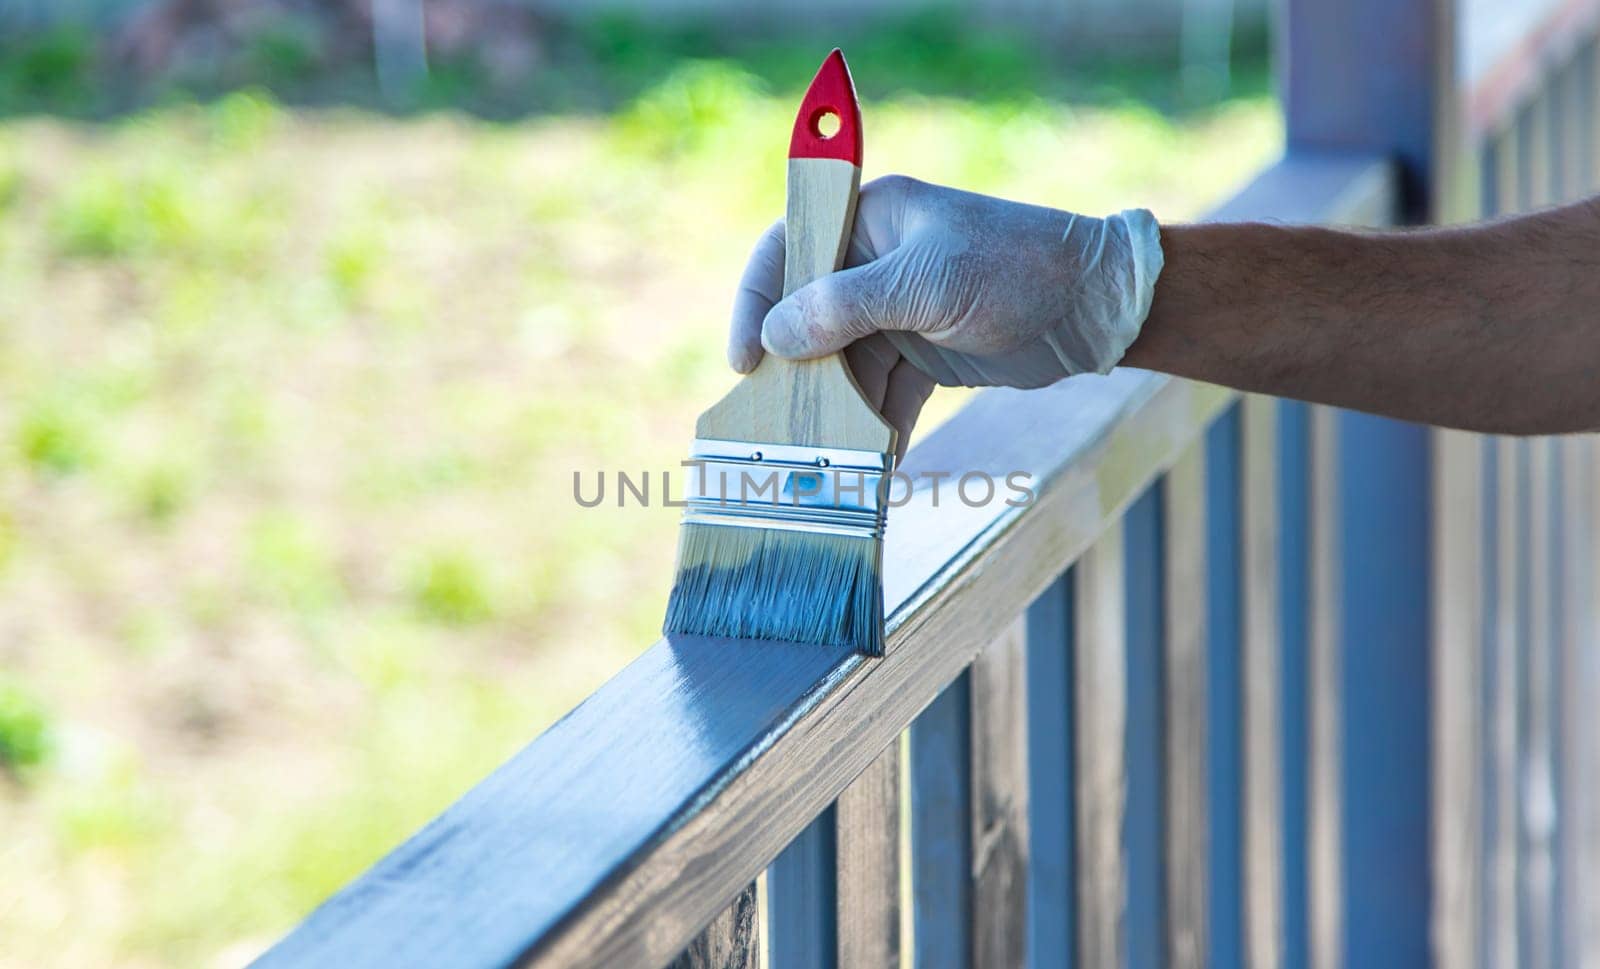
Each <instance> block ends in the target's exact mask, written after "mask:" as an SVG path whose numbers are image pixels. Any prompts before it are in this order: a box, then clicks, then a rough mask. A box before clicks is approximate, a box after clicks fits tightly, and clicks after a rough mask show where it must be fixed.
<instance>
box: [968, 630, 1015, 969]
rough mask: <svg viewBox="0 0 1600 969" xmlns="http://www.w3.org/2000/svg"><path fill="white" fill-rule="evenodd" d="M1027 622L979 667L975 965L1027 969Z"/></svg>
mask: <svg viewBox="0 0 1600 969" xmlns="http://www.w3.org/2000/svg"><path fill="white" fill-rule="evenodd" d="M1026 648H1027V621H1026V618H1023V619H1018V620H1017V621H1016V622H1013V623H1012V624H1011V625H1010V626H1009V627H1008V628H1007V629H1006V631H1005V632H1004V633H1003V634H1001V636H1000V638H998V639H996V640H995V641H994V642H993V643H990V644H989V646H988V648H987V649H985V650H984V651H983V652H981V653H979V654H978V658H977V659H976V660H974V661H973V664H972V965H973V967H974V969H1023V967H1024V965H1025V956H1026V945H1025V944H1026V942H1027V937H1028V935H1027V914H1028V900H1027V886H1028V845H1029V838H1028V698H1027V686H1026V674H1027V651H1026Z"/></svg>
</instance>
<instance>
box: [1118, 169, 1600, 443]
mask: <svg viewBox="0 0 1600 969" xmlns="http://www.w3.org/2000/svg"><path fill="white" fill-rule="evenodd" d="M1161 232H1162V235H1161V245H1162V249H1163V251H1164V253H1165V256H1166V266H1165V268H1164V269H1163V270H1162V273H1161V277H1160V279H1159V281H1158V282H1157V284H1156V289H1155V299H1154V302H1153V304H1152V306H1151V311H1150V315H1149V317H1148V318H1147V320H1146V321H1145V324H1144V327H1143V330H1142V331H1141V333H1140V335H1139V337H1138V339H1137V340H1136V341H1135V342H1134V343H1133V345H1132V346H1131V347H1130V348H1129V349H1128V352H1127V354H1126V356H1125V357H1124V358H1123V362H1124V363H1127V364H1129V365H1132V366H1137V367H1146V368H1149V369H1152V370H1160V371H1163V372H1165V373H1171V374H1175V375H1178V376H1182V377H1192V378H1195V379H1198V380H1205V381H1209V382H1212V383H1219V384H1226V385H1228V386H1230V387H1236V388H1239V389H1241V390H1248V391H1257V392H1261V393H1268V394H1276V395H1280V396H1286V397H1296V398H1300V399H1304V400H1312V401H1317V402H1320V403H1326V404H1335V405H1338V406H1341V407H1351V408H1355V409H1358V410H1364V411H1369V412H1373V413H1379V414H1385V415H1389V416H1393V417H1399V418H1403V419H1406V420H1414V421H1423V422H1427V423H1432V424H1441V425H1446V426H1450V427H1458V428H1465V429H1469V430H1476V431H1489V432H1495V433H1510V434H1544V433H1559V432H1567V431H1580V430H1596V429H1600V198H1597V199H1591V200H1589V201H1587V202H1582V203H1578V204H1575V205H1570V206H1566V207H1563V208H1557V209H1550V210H1547V211H1543V212H1539V213H1535V214H1532V215H1527V216H1522V217H1518V218H1512V219H1506V220H1502V221H1497V222H1489V223H1483V224H1479V225H1473V226H1466V227H1461V228H1446V229H1428V230H1418V231H1409V232H1383V233H1366V232H1351V231H1340V230H1334V229H1323V228H1308V227H1290V226H1279V225H1267V224H1256V223H1244V224H1232V225H1229V224H1218V225H1191V226H1171V227H1164V228H1163V229H1162V230H1161Z"/></svg>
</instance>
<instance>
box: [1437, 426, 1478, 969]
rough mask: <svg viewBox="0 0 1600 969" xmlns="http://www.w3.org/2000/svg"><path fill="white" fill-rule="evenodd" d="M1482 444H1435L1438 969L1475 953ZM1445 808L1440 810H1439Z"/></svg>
mask: <svg viewBox="0 0 1600 969" xmlns="http://www.w3.org/2000/svg"><path fill="white" fill-rule="evenodd" d="M1483 461H1484V457H1483V443H1482V439H1481V438H1480V437H1478V435H1475V434H1465V433H1461V432H1459V431H1442V432H1440V433H1439V434H1438V435H1436V436H1435V438H1434V463H1435V466H1436V467H1437V468H1438V469H1439V474H1437V475H1435V477H1434V495H1433V500H1434V530H1433V537H1434V561H1435V562H1437V563H1438V567H1437V569H1435V572H1434V588H1433V622H1434V631H1435V636H1436V637H1437V640H1438V642H1439V644H1440V646H1439V648H1438V649H1437V650H1435V652H1434V663H1433V696H1434V702H1433V727H1432V729H1433V735H1434V738H1435V740H1434V762H1433V777H1432V783H1433V790H1434V796H1435V798H1436V799H1437V801H1438V803H1439V805H1440V810H1439V812H1438V813H1437V815H1436V823H1435V825H1434V828H1433V832H1432V837H1433V841H1432V845H1431V850H1432V851H1433V856H1434V882H1435V884H1434V905H1433V949H1434V957H1435V966H1436V967H1437V969H1475V967H1476V966H1477V965H1478V963H1479V959H1480V953H1481V951H1482V949H1481V944H1480V936H1479V924H1480V919H1481V917H1482V912H1483V897H1482V883H1481V878H1480V871H1481V865H1480V858H1481V853H1482V851H1481V849H1482V843H1483V831H1482V823H1481V810H1482V804H1481V801H1482V792H1483V770H1482V764H1483V748H1482V744H1481V743H1480V740H1481V732H1480V731H1481V727H1480V715H1481V710H1482V707H1481V704H1480V698H1481V696H1482V693H1483V684H1482V679H1483V677H1482V669H1481V665H1482V657H1483V649H1482V643H1483V629H1482V621H1481V616H1482V611H1483V610H1482V592H1483V579H1482V570H1483V554H1484V549H1483V529H1482V526H1481V524H1480V522H1481V521H1482V520H1483V518H1484V516H1485V513H1486V510H1487V509H1486V508H1485V507H1484V494H1483V491H1484V489H1483V484H1484V474H1483ZM1446 805H1450V806H1452V807H1451V808H1449V809H1446V808H1445V806H1446Z"/></svg>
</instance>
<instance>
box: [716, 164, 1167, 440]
mask: <svg viewBox="0 0 1600 969" xmlns="http://www.w3.org/2000/svg"><path fill="white" fill-rule="evenodd" d="M1161 265H1162V255H1161V236H1160V229H1159V228H1158V226H1157V225H1156V220H1155V217H1154V216H1152V215H1151V214H1150V213H1149V212H1148V211H1146V210H1144V209H1130V210H1128V211H1125V212H1122V213H1119V214H1117V215H1113V216H1110V217H1109V218H1105V219H1092V218H1088V217H1085V216H1081V215H1073V214H1072V213H1070V212H1062V211H1059V210H1056V209H1048V208H1043V207H1040V206H1035V205H1024V204H1021V203H1018V202H1008V201H1005V200H1003V199H996V198H990V197H988V196H984V195H975V194H973V193H971V192H962V191H958V190H956V189H950V188H943V187H941V186H938V185H929V184H927V183H925V182H919V181H917V180H916V179H912V178H906V177H904V176H899V175H891V176H888V177H886V178H879V179H876V180H874V181H872V182H870V183H868V184H867V185H865V186H863V187H862V189H861V199H860V202H859V203H858V205H857V208H856V224H855V232H854V234H853V235H852V236H851V239H850V248H849V251H848V253H847V254H846V256H845V266H846V267H847V268H846V269H844V270H842V271H840V272H837V273H833V274H831V275H828V276H824V277H822V278H821V279H818V280H817V281H815V282H813V283H811V284H810V285H809V286H806V287H804V288H802V289H800V290H798V291H797V292H795V293H794V294H793V295H791V296H790V297H789V298H787V299H784V300H782V301H781V302H780V301H779V299H780V297H781V296H782V293H783V224H782V223H781V222H780V223H778V224H777V225H775V226H773V227H772V228H771V229H770V230H768V231H767V233H766V234H765V235H764V236H762V238H761V241H760V242H759V243H757V244H756V248H755V252H754V253H752V254H751V256H750V262H749V265H748V266H747V267H746V268H745V273H744V279H743V280H742V282H741V284H740V287H739V293H738V296H737V298H736V299H735V301H734V306H733V328H732V333H731V335H730V337H729V343H728V362H729V363H730V364H732V366H733V368H734V369H735V370H737V371H739V372H740V373H749V372H750V371H751V370H754V369H755V366H756V364H757V363H759V362H760V361H761V355H762V352H763V349H765V350H766V351H770V352H772V353H776V354H778V355H780V356H784V357H790V358H806V357H816V356H822V355H824V354H828V353H833V352H835V351H837V350H841V349H842V350H844V352H845V357H846V360H847V361H848V362H849V364H850V369H851V372H852V373H853V374H854V375H855V377H856V380H857V382H858V383H859V384H861V387H862V390H863V391H864V392H865V393H866V394H867V397H868V399H869V400H870V401H871V402H872V403H873V404H874V405H875V406H877V407H878V408H879V410H880V412H881V413H882V414H883V415H884V418H885V419H886V420H888V421H889V422H890V423H892V424H894V425H895V427H896V428H897V429H898V430H899V431H900V439H901V443H902V448H903V447H904V444H905V442H906V440H907V439H908V438H909V437H910V431H911V427H912V425H913V424H915V422H916V416H917V413H918V412H919V411H920V410H921V409H922V404H923V402H924V401H925V400H927V397H928V394H929V393H931V392H932V389H933V384H934V383H935V382H937V383H939V384H943V385H945V386H969V387H973V386H1010V387H1043V386H1045V385H1046V384H1051V383H1054V382H1056V381H1057V380H1060V379H1061V378H1063V377H1070V376H1073V375H1076V374H1080V373H1090V372H1094V373H1105V372H1107V371H1109V370H1110V369H1111V368H1112V367H1113V366H1114V365H1115V364H1116V363H1117V361H1118V360H1120V359H1122V354H1123V353H1124V352H1125V351H1126V350H1127V349H1128V346H1129V345H1130V344H1131V343H1133V340H1134V338H1135V337H1137V336H1138V335H1139V328H1140V326H1142V325H1143V324H1144V319H1145V317H1146V315H1148V314H1149V312H1150V301H1151V298H1152V296H1153V294H1154V290H1155V283H1156V277H1157V276H1158V275H1159V274H1160V272H1161Z"/></svg>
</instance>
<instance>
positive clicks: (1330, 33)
mask: <svg viewBox="0 0 1600 969" xmlns="http://www.w3.org/2000/svg"><path fill="white" fill-rule="evenodd" d="M1452 8H1453V3H1452V2H1451V0H1347V2H1341V3H1326V2H1321V0H1289V3H1288V9H1287V16H1286V17H1285V18H1284V19H1283V21H1282V34H1281V37H1280V40H1281V44H1282V47H1281V50H1282V51H1283V52H1284V53H1285V54H1286V56H1285V57H1284V58H1282V61H1281V67H1282V69H1283V70H1284V71H1285V79H1284V90H1285V101H1286V111H1287V118H1286V122H1287V130H1288V141H1289V150H1290V152H1291V153H1293V152H1296V151H1308V150H1309V151H1376V152H1381V153H1384V154H1389V155H1392V156H1393V157H1394V158H1395V159H1396V160H1397V161H1398V163H1399V166H1400V176H1401V189H1402V191H1401V212H1402V215H1403V216H1404V217H1405V218H1406V219H1407V220H1408V221H1423V220H1426V219H1428V218H1431V217H1434V216H1436V215H1437V214H1438V213H1439V212H1440V211H1441V210H1443V209H1445V208H1446V207H1447V205H1446V204H1445V202H1444V199H1445V198H1447V197H1448V196H1449V195H1450V194H1451V191H1452V188H1453V186H1454V183H1455V182H1456V180H1457V178H1458V176H1457V173H1456V171H1455V170H1454V169H1455V166H1454V165H1453V162H1452V160H1453V158H1454V157H1455V156H1456V155H1457V152H1456V151H1455V148H1456V145H1455V140H1456V138H1457V137H1459V134H1458V132H1459V128H1458V125H1457V121H1456V118H1457V116H1458V114H1459V108H1458V105H1457V104H1456V102H1457V101H1458V99H1459V98H1458V95H1457V92H1456V78H1455V64H1454V51H1455V34H1454V17H1453V14H1454V11H1453V9H1452ZM1351 65H1361V66H1362V69H1360V70H1352V69H1351ZM1441 173H1443V174H1442V177H1441ZM1337 466H1338V485H1337V495H1336V501H1335V506H1336V509H1337V514H1338V520H1337V526H1338V528H1339V530H1340V533H1341V535H1340V538H1341V545H1342V548H1341V555H1340V558H1339V561H1338V566H1337V573H1338V580H1339V588H1338V589H1337V592H1336V595H1337V596H1338V599H1337V603H1338V607H1337V608H1338V613H1339V617H1340V625H1341V630H1340V633H1339V635H1338V647H1339V648H1338V653H1339V661H1340V662H1341V664H1342V670H1341V671H1340V674H1341V675H1340V676H1339V677H1338V682H1339V688H1340V691H1341V696H1340V702H1339V707H1338V710H1339V711H1340V713H1341V714H1342V717H1341V720H1342V722H1341V723H1340V724H1339V726H1338V730H1337V733H1338V736H1339V741H1340V747H1341V749H1340V751H1339V761H1338V771H1337V773H1338V778H1339V782H1340V787H1341V788H1342V790H1341V791H1340V793H1339V797H1338V814H1339V819H1338V821H1339V826H1338V834H1339V837H1338V842H1337V843H1338V861H1339V868H1340V871H1339V872H1338V877H1337V881H1338V889H1337V891H1338V896H1339V905H1338V915H1337V921H1336V923H1335V924H1336V926H1337V929H1336V932H1337V938H1338V950H1339V951H1338V954H1337V955H1336V956H1334V958H1333V962H1331V963H1329V962H1324V961H1322V960H1324V959H1326V958H1328V956H1329V953H1328V952H1327V947H1328V946H1329V945H1331V940H1330V939H1327V938H1323V939H1319V940H1318V941H1319V942H1320V943H1322V945H1323V949H1322V951H1319V952H1318V955H1319V957H1320V958H1319V960H1318V964H1319V965H1334V964H1348V965H1359V966H1363V967H1375V969H1382V967H1386V966H1417V965H1425V964H1427V963H1428V962H1429V961H1430V958H1431V953H1430V944H1429V924H1430V917H1431V909H1432V894H1431V893H1432V887H1433V877H1432V869H1431V861H1432V859H1431V858H1430V856H1429V833H1430V831H1431V830H1432V827H1433V826H1432V816H1431V811H1432V807H1433V805H1432V800H1431V796H1430V793H1431V792H1430V789H1429V787H1430V785H1429V777H1430V770H1429V765H1430V763H1431V752H1430V729H1429V724H1430V719H1431V716H1432V714H1431V700H1432V696H1431V689H1430V680H1431V675H1430V662H1429V654H1430V650H1431V648H1433V646H1435V645H1441V644H1436V643H1435V642H1434V640H1433V628H1432V623H1431V615H1430V607H1429V597H1430V592H1431V585H1432V582H1431V579H1430V575H1431V569H1432V565H1433V563H1432V561H1431V559H1432V556H1431V547H1430V546H1431V527H1430V525H1431V522H1430V502H1429V497H1430V490H1431V486H1432V477H1431V476H1432V473H1433V462H1432V459H1431V446H1430V442H1429V434H1428V431H1427V430H1426V429H1424V428H1421V427H1418V426H1415V425H1408V424H1402V423H1400V422H1397V421H1391V420H1385V419H1381V418H1375V417H1370V416H1367V415H1363V414H1354V413H1342V414H1340V415H1339V417H1338V435H1337ZM1358 713H1359V715H1357V714H1358ZM1324 904H1325V905H1326V902H1324ZM1327 911H1328V909H1327V908H1325V909H1324V915H1326V914H1327ZM1319 928H1321V929H1322V930H1324V931H1328V930H1330V929H1334V926H1330V925H1323V926H1319Z"/></svg>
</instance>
